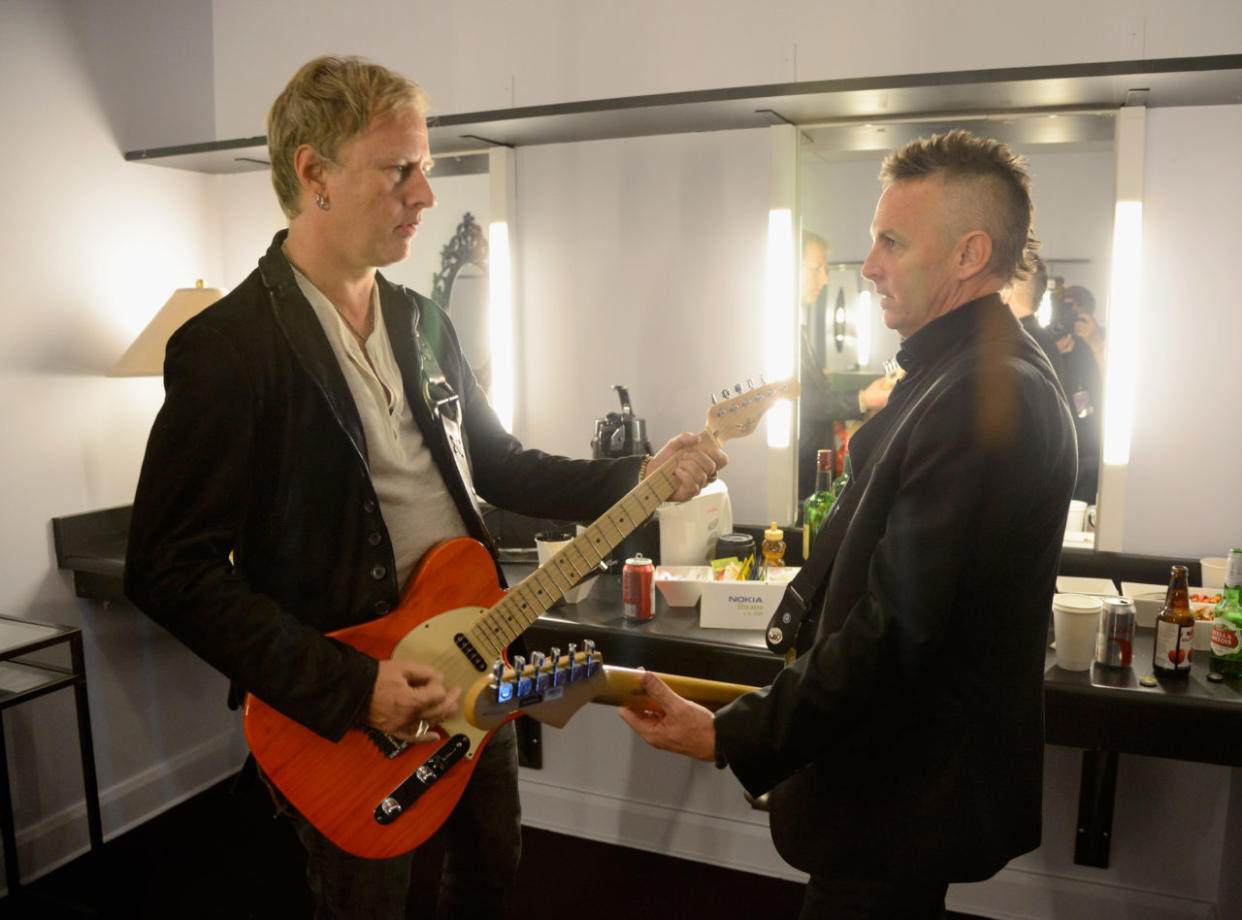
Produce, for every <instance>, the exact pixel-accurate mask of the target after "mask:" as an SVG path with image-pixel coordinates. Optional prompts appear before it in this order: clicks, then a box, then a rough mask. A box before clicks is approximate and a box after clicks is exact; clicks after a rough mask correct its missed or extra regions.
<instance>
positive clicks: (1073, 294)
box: [1061, 284, 1104, 376]
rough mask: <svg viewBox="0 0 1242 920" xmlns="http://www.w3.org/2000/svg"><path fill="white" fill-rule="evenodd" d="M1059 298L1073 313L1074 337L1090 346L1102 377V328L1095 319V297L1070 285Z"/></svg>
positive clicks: (1078, 287)
mask: <svg viewBox="0 0 1242 920" xmlns="http://www.w3.org/2000/svg"><path fill="white" fill-rule="evenodd" d="M1061 296H1062V298H1064V300H1065V302H1066V303H1068V304H1069V305H1070V308H1071V309H1072V310H1073V311H1074V335H1076V336H1078V338H1079V339H1081V340H1082V341H1084V342H1086V343H1087V345H1088V346H1090V348H1091V353H1092V354H1093V355H1095V364H1096V367H1098V368H1099V371H1100V375H1101V376H1103V374H1104V327H1103V326H1101V325H1100V324H1099V323H1098V322H1096V319H1095V296H1094V295H1093V294H1092V293H1091V292H1090V291H1088V290H1087V289H1086V288H1085V287H1083V286H1082V285H1080V284H1072V285H1070V286H1069V287H1067V288H1066V289H1065V290H1064V291H1063V292H1062V294H1061Z"/></svg>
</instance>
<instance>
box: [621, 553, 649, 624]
mask: <svg viewBox="0 0 1242 920" xmlns="http://www.w3.org/2000/svg"><path fill="white" fill-rule="evenodd" d="M621 613H622V614H624V616H625V618H626V619H627V620H650V619H651V618H652V617H653V616H655V566H654V565H652V563H651V560H650V559H648V558H647V557H646V556H644V555H642V554H641V553H640V554H639V555H637V556H634V557H633V558H631V559H626V560H625V568H623V569H622V570H621Z"/></svg>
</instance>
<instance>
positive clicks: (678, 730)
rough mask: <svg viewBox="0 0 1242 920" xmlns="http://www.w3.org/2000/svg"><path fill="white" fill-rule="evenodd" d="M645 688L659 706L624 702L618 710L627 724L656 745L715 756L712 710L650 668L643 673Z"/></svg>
mask: <svg viewBox="0 0 1242 920" xmlns="http://www.w3.org/2000/svg"><path fill="white" fill-rule="evenodd" d="M643 691H644V692H645V693H646V694H647V696H649V697H650V698H651V701H652V702H653V703H655V705H656V706H658V707H659V709H630V708H627V707H624V706H623V707H622V708H621V709H620V710H619V711H618V712H619V715H620V716H621V718H622V719H624V720H625V724H626V725H628V726H629V727H630V728H632V729H634V731H635V732H637V733H638V736H639V737H640V738H642V739H643V740H644V741H646V742H647V743H648V744H650V745H651V746H652V747H654V748H659V749H660V750H662V751H672V752H673V753H674V754H685V755H686V756H687V757H693V758H695V759H696V760H708V761H712V760H715V759H716V724H715V722H714V721H713V720H712V714H711V710H709V709H705V708H704V707H702V706H700V705H699V704H698V703H692V702H690V701H689V700H687V699H683V698H682V697H680V696H678V695H677V694H676V693H674V692H673V691H672V690H670V689H669V686H668V684H666V683H664V681H662V680H660V678H658V677H656V676H655V675H654V674H652V673H650V672H647V673H645V674H643Z"/></svg>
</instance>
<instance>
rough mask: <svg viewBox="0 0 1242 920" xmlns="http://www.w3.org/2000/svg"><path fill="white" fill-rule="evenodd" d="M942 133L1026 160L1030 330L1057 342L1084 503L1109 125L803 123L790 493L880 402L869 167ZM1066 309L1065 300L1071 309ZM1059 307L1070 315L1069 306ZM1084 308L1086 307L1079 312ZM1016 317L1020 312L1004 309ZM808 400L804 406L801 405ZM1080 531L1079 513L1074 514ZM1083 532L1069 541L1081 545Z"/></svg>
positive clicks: (1106, 235) (882, 349)
mask: <svg viewBox="0 0 1242 920" xmlns="http://www.w3.org/2000/svg"><path fill="white" fill-rule="evenodd" d="M952 128H964V129H966V130H968V131H972V132H973V133H975V134H980V135H985V136H988V137H993V138H996V139H997V140H1000V141H1003V142H1005V143H1006V144H1008V145H1009V146H1010V147H1011V148H1013V149H1014V150H1015V151H1016V152H1018V153H1020V154H1022V155H1024V156H1025V157H1026V158H1027V160H1028V161H1029V168H1030V173H1031V183H1032V192H1033V195H1034V199H1035V236H1036V237H1037V238H1038V239H1039V240H1041V241H1042V244H1043V245H1042V247H1041V248H1040V250H1039V254H1040V256H1041V258H1042V259H1043V261H1044V263H1045V265H1046V267H1047V273H1048V285H1047V291H1046V292H1045V293H1044V294H1043V295H1042V296H1038V297H1036V302H1037V304H1038V306H1037V307H1036V309H1035V314H1036V316H1037V317H1038V319H1037V320H1036V321H1037V322H1039V323H1040V324H1041V325H1042V326H1052V327H1053V328H1054V329H1055V328H1057V326H1058V324H1060V325H1061V326H1062V327H1065V326H1066V325H1068V327H1069V331H1068V332H1067V331H1066V329H1065V328H1060V329H1059V330H1058V332H1059V333H1060V334H1059V335H1055V336H1054V338H1055V339H1056V340H1057V343H1058V346H1059V349H1060V352H1061V359H1062V363H1063V365H1065V366H1067V368H1069V370H1067V372H1066V373H1065V374H1064V375H1063V376H1062V383H1063V385H1064V387H1065V389H1066V390H1067V397H1069V398H1070V400H1071V405H1072V407H1073V408H1074V410H1075V416H1076V424H1077V426H1078V432H1079V442H1080V458H1079V461H1080V462H1079V466H1080V469H1081V470H1082V471H1083V475H1082V477H1081V479H1080V482H1079V488H1078V490H1077V492H1076V494H1075V498H1079V499H1082V500H1083V501H1084V502H1085V503H1086V504H1088V505H1091V504H1094V502H1095V492H1096V481H1095V477H1096V476H1098V470H1099V449H1100V438H1099V429H1100V421H1101V419H1100V407H1101V402H1102V401H1101V394H1100V388H1099V383H1098V382H1099V380H1100V379H1102V377H1103V373H1102V371H1103V367H1102V364H1101V363H1100V362H1101V361H1102V360H1103V355H1104V344H1105V336H1104V328H1105V327H1106V325H1107V307H1106V304H1105V296H1106V292H1107V291H1108V282H1109V265H1110V254H1111V239H1112V220H1113V190H1114V182H1113V174H1114V158H1113V138H1114V115H1113V113H1111V112H1103V113H1096V112H1092V113H1081V112H1078V113H1065V114H1060V115H1025V114H1021V115H1013V116H1000V115H997V116H988V117H986V118H983V117H979V118H975V117H962V118H945V119H943V120H940V119H937V120H920V121H910V120H899V121H893V122H888V123H884V122H881V121H876V122H872V123H869V124H861V123H859V124H832V125H821V126H814V125H803V126H801V127H800V130H801V133H802V139H803V143H802V148H801V150H800V154H799V170H800V177H799V184H800V189H801V192H800V209H801V220H802V228H803V232H802V257H803V271H802V297H801V300H802V307H801V310H802V316H801V325H802V348H801V361H802V364H801V375H802V378H803V394H804V399H803V405H802V406H800V408H799V434H798V477H797V481H798V495H797V496H796V499H797V500H798V502H799V503H800V502H801V499H803V498H805V497H806V495H807V494H809V492H810V491H811V490H812V489H813V484H814V479H815V454H816V451H817V450H818V449H820V448H824V447H831V448H834V449H835V450H836V451H837V459H836V466H837V472H838V473H839V472H840V471H841V470H842V467H843V463H842V454H843V453H846V452H847V451H848V443H849V437H850V435H851V434H852V433H853V431H854V430H856V429H857V428H858V426H859V425H861V424H865V421H866V418H867V417H869V416H870V414H872V413H873V412H874V411H876V409H877V408H878V407H879V406H881V405H883V404H884V402H886V401H887V388H888V387H891V384H892V382H893V377H894V376H895V375H892V374H890V375H888V379H886V375H885V371H886V369H891V367H892V365H891V363H890V362H892V359H893V358H894V356H895V355H896V353H897V350H898V348H899V347H900V344H901V340H900V337H899V336H898V335H897V334H896V333H895V332H894V331H893V330H891V329H889V328H887V327H886V326H885V325H884V317H883V314H882V311H880V309H879V308H878V304H874V303H873V302H872V297H871V285H870V284H869V283H868V282H867V281H866V280H865V279H864V278H863V277H862V275H861V268H862V262H863V259H865V258H866V255H867V252H868V251H869V250H870V247H871V237H870V225H871V218H872V215H873V214H874V211H875V204H876V201H877V200H878V198H879V194H880V185H879V181H878V176H879V172H880V164H881V162H882V161H883V159H884V157H885V156H887V155H888V153H889V152H891V151H892V150H894V149H896V148H898V147H900V146H901V145H902V144H905V143H906V142H907V141H910V140H913V139H915V138H918V137H923V136H927V135H930V134H936V133H943V132H945V131H948V130H950V129H952ZM1075 298H1076V299H1075ZM1070 301H1073V303H1074V304H1075V305H1076V306H1073V305H1070ZM1087 304H1089V305H1087ZM1011 309H1014V311H1015V314H1016V313H1017V312H1018V309H1017V308H1016V307H1015V304H1014V303H1012V302H1011ZM808 393H810V394H811V396H810V398H807V394H808ZM1083 519H1084V520H1086V516H1085V515H1084V517H1083ZM1081 529H1082V528H1081V527H1079V528H1078V529H1077V530H1073V531H1072V532H1071V531H1069V530H1067V543H1068V544H1073V545H1091V537H1092V535H1091V534H1089V533H1087V534H1083V533H1081V532H1080V531H1081Z"/></svg>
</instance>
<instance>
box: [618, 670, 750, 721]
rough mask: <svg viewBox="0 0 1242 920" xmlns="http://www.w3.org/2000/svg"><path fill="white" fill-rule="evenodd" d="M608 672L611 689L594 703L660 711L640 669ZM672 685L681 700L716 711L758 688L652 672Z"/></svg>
mask: <svg viewBox="0 0 1242 920" xmlns="http://www.w3.org/2000/svg"><path fill="white" fill-rule="evenodd" d="M604 673H605V674H606V675H607V677H608V687H607V689H606V690H604V691H602V692H597V693H596V694H595V698H594V700H593V702H596V703H603V704H605V705H607V706H628V707H630V708H636V709H649V708H650V709H658V708H659V707H658V706H657V705H656V704H655V702H654V701H652V700H651V698H650V697H648V696H647V694H646V693H645V692H644V691H643V685H642V680H643V674H644V673H647V672H644V671H641V670H638V669H636V668H619V667H617V666H615V665H610V664H606V665H604ZM651 673H654V674H655V676H656V677H658V678H660V680H662V681H664V683H666V684H668V686H669V688H670V689H671V690H672V691H673V692H674V693H676V694H677V695H678V696H680V697H684V698H685V699H688V700H691V701H692V702H695V703H698V704H699V705H700V706H706V707H707V708H708V709H710V710H711V711H712V712H715V711H716V710H717V709H719V708H720V707H721V706H724V705H726V704H728V703H732V702H733V701H734V700H735V699H737V698H738V697H739V696H741V695H742V694H743V693H750V692H751V691H752V690H755V689H757V688H755V687H748V686H746V685H745V684H729V683H725V682H723V681H718V680H704V679H703V678H700V677H683V676H681V675H680V674H661V673H659V672H658V671H656V672H651Z"/></svg>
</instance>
